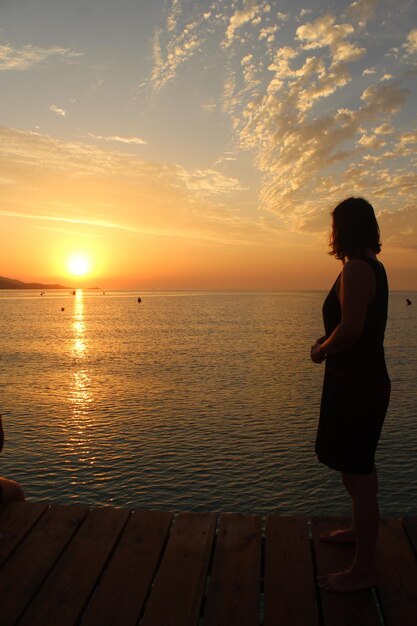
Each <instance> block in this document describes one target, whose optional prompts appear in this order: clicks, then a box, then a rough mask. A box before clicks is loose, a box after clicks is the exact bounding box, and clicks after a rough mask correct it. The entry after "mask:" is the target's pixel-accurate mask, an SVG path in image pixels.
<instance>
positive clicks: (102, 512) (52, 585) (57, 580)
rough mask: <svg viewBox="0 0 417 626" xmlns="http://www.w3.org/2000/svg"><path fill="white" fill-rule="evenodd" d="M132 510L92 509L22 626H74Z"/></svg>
mask: <svg viewBox="0 0 417 626" xmlns="http://www.w3.org/2000/svg"><path fill="white" fill-rule="evenodd" d="M129 515H130V511H123V510H121V509H112V508H106V509H93V510H92V511H90V512H89V514H88V515H87V518H86V519H85V521H84V523H83V524H82V525H81V527H80V528H79V530H78V532H77V534H76V535H75V537H74V538H73V540H72V541H71V543H70V544H69V546H68V547H67V549H66V550H65V552H64V553H63V554H62V556H61V558H60V559H59V561H58V562H57V564H56V565H55V567H54V568H53V570H52V572H51V573H50V575H49V576H48V578H47V579H46V581H45V583H44V584H43V586H42V587H41V589H40V591H39V593H38V594H37V595H36V597H35V598H34V600H33V601H32V602H31V604H30V605H29V607H28V609H27V611H26V612H25V613H24V615H23V617H22V619H21V621H20V622H19V625H20V626H33V625H34V624H42V626H56V625H57V624H59V626H73V624H74V623H75V622H76V621H77V619H78V617H79V615H80V614H81V612H82V609H83V607H84V606H85V604H86V602H87V601H88V598H89V597H90V594H91V593H92V591H93V589H94V585H95V583H96V581H97V579H98V577H99V576H100V573H101V571H102V569H103V568H104V566H105V563H106V561H107V559H108V557H109V556H110V553H111V550H112V548H113V547H114V545H115V543H116V541H117V539H118V537H119V535H120V533H121V531H122V529H123V526H124V525H125V523H126V521H127V518H128V517H129Z"/></svg>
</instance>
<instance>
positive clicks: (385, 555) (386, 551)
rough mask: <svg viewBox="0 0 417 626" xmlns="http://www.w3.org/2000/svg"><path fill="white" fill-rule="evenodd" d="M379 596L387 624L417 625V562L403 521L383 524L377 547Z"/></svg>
mask: <svg viewBox="0 0 417 626" xmlns="http://www.w3.org/2000/svg"><path fill="white" fill-rule="evenodd" d="M376 565H377V574H378V595H379V598H380V602H381V606H382V611H383V614H384V618H385V622H386V624H389V625H391V626H415V625H416V624H417V560H416V556H415V554H414V551H413V548H412V547H411V545H410V542H409V540H408V537H407V535H406V533H405V531H404V528H403V525H402V523H401V521H400V520H397V519H396V520H394V519H390V520H383V522H382V523H381V527H380V534H379V541H378V546H377V555H376Z"/></svg>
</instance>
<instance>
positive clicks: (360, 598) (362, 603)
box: [312, 517, 381, 626]
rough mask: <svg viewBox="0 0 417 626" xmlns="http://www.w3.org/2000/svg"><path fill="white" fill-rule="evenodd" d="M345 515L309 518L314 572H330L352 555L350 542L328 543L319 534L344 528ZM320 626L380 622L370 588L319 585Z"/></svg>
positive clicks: (374, 624)
mask: <svg viewBox="0 0 417 626" xmlns="http://www.w3.org/2000/svg"><path fill="white" fill-rule="evenodd" d="M348 525H349V521H348V520H347V519H346V518H335V517H332V518H326V517H324V518H317V517H315V518H313V521H312V530H313V542H314V553H315V559H316V565H317V574H318V575H319V576H320V575H323V574H330V573H333V572H340V571H341V570H344V569H347V568H348V567H349V566H350V565H351V563H352V561H353V556H354V550H355V548H354V546H353V545H352V544H339V545H335V544H330V543H327V542H324V541H321V539H320V534H321V533H322V532H326V531H328V530H332V529H334V528H346V527H347V526H348ZM320 600H321V607H322V611H323V622H324V626H380V624H381V621H380V618H379V613H378V609H377V606H376V603H375V600H374V597H373V594H372V590H370V589H367V590H363V591H355V592H354V593H330V592H328V591H326V590H321V589H320Z"/></svg>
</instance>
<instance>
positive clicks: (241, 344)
mask: <svg viewBox="0 0 417 626" xmlns="http://www.w3.org/2000/svg"><path fill="white" fill-rule="evenodd" d="M138 295H139V294H137V293H132V292H107V293H106V294H105V295H103V294H102V293H101V292H99V293H93V292H91V293H88V292H84V293H83V292H81V291H79V292H77V294H76V295H75V296H72V295H70V294H69V293H67V292H45V295H44V296H40V293H39V291H19V292H16V291H14V292H11V291H0V336H1V352H0V407H1V412H2V414H3V415H4V427H5V431H6V444H5V448H4V451H3V454H2V455H1V457H0V474H3V475H5V476H10V477H14V478H16V479H17V480H19V481H20V482H21V483H22V484H23V486H24V488H25V491H26V493H27V496H28V497H29V498H30V499H32V500H39V499H47V500H50V501H55V502H62V503H70V502H79V503H83V504H90V505H105V504H111V505H117V506H127V507H155V508H160V509H174V510H212V511H241V512H256V513H262V514H263V513H271V512H275V513H284V514H290V513H296V514H299V513H305V514H322V513H336V512H337V513H347V512H348V511H349V500H348V498H347V497H346V495H345V493H344V491H343V489H342V487H341V485H340V480H339V476H338V474H337V473H335V472H332V471H331V470H328V469H327V468H325V467H324V466H322V465H321V464H319V463H318V462H317V461H316V457H315V455H314V440H315V434H316V427H317V418H318V412H319V402H320V393H321V383H322V377H323V367H322V366H317V365H314V364H312V363H311V361H310V359H309V349H310V345H311V344H312V343H313V341H314V340H315V339H316V338H317V337H318V336H320V335H321V334H322V321H321V305H322V301H323V298H324V296H325V293H324V292H314V291H304V292H292V293H291V292H281V293H253V292H252V293H213V292H211V293H156V292H152V293H141V294H140V295H141V297H142V303H140V304H139V303H138V302H137V297H138ZM406 297H410V298H411V299H412V300H413V301H414V305H413V306H408V307H407V306H406V302H405V298H406ZM61 307H64V309H65V310H64V311H61ZM416 311H417V294H416V293H414V294H410V293H401V292H394V293H391V296H390V310H389V323H388V328H387V336H386V355H387V363H388V368H389V372H390V375H391V379H392V384H393V392H392V401H391V405H390V409H389V413H388V415H387V418H386V422H385V426H384V430H383V435H382V438H381V441H380V445H379V449H378V454H377V463H378V467H379V474H380V502H381V508H382V512H383V514H386V515H388V514H398V513H401V514H404V513H416V512H417V487H416V485H417V463H416V461H417V458H416V457H417V453H416V450H417V420H416V405H417V403H416V400H417V391H416V380H415V373H416V371H417V367H416V366H417V328H416Z"/></svg>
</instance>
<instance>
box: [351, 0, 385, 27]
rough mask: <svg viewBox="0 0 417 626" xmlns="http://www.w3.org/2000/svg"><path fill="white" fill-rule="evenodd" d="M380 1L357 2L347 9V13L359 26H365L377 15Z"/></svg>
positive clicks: (357, 0) (363, 0) (365, 0)
mask: <svg viewBox="0 0 417 626" xmlns="http://www.w3.org/2000/svg"><path fill="white" fill-rule="evenodd" d="M377 5H378V0H356V1H355V2H352V4H350V5H349V7H348V8H347V11H346V13H347V14H348V15H349V16H350V17H352V18H353V19H354V20H355V21H356V22H357V23H358V25H359V26H365V25H366V23H367V22H368V21H369V20H371V19H372V18H373V17H374V15H375V10H376V7H377Z"/></svg>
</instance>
